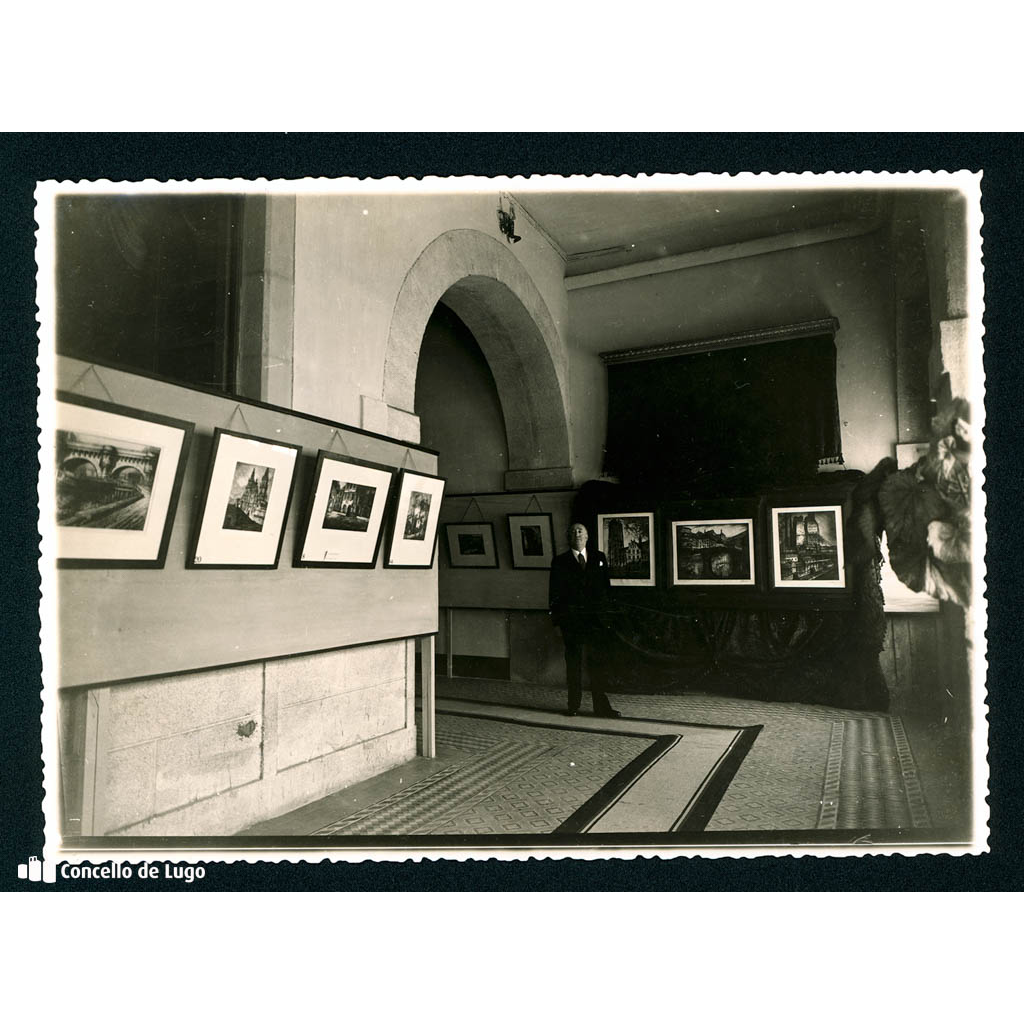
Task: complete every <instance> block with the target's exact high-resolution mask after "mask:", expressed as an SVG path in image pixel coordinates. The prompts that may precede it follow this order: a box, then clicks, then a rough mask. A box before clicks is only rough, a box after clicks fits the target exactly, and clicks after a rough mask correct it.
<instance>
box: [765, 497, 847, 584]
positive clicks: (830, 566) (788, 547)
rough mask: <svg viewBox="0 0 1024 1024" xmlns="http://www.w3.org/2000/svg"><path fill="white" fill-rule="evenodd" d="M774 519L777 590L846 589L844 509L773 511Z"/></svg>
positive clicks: (810, 508) (774, 562) (834, 507)
mask: <svg viewBox="0 0 1024 1024" xmlns="http://www.w3.org/2000/svg"><path fill="white" fill-rule="evenodd" d="M771 517H772V549H773V554H774V561H773V567H774V582H775V586H776V587H827V588H838V589H842V588H843V587H845V586H846V568H845V561H844V556H843V510H842V508H840V507H839V506H838V505H831V506H830V505H811V506H807V507H805V508H773V509H772V510H771Z"/></svg>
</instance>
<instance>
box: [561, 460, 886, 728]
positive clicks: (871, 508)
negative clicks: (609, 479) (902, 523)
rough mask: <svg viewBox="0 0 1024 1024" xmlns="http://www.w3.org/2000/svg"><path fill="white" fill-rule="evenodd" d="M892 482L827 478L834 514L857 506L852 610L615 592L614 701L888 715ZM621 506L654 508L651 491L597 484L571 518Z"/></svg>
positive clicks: (848, 528)
mask: <svg viewBox="0 0 1024 1024" xmlns="http://www.w3.org/2000/svg"><path fill="white" fill-rule="evenodd" d="M891 461H892V460H888V462H891ZM890 472H891V469H890V466H889V465H888V463H883V464H881V465H880V466H879V467H877V468H876V470H874V471H872V472H871V473H869V474H867V475H865V474H863V473H860V472H856V471H850V472H845V473H831V474H828V477H829V482H828V483H827V484H823V485H822V486H823V492H825V493H827V492H828V491H830V490H833V489H834V490H835V498H834V501H835V503H837V504H842V503H843V496H849V501H848V506H849V514H848V515H847V516H846V517H845V522H844V527H845V534H846V544H845V553H846V569H847V575H848V578H849V580H850V583H849V587H850V594H849V596H850V600H849V602H848V604H847V606H846V607H844V608H841V609H828V610H813V609H812V608H809V607H808V606H807V595H793V596H792V602H793V606H792V607H778V606H777V605H776V606H770V607H769V606H764V605H759V604H758V599H757V597H756V596H754V597H750V598H748V599H747V600H746V601H745V602H740V601H737V602H736V604H735V606H734V607H728V606H725V607H721V606H716V607H705V606H701V605H700V604H699V603H688V602H692V599H691V598H689V595H688V594H687V593H685V592H684V590H683V588H679V587H664V586H661V585H659V586H658V587H654V588H650V589H642V588H636V587H616V588H613V595H612V597H613V602H612V605H611V607H610V608H609V610H608V613H607V615H606V616H605V618H606V625H607V626H608V630H609V632H610V633H611V634H612V636H613V637H614V641H615V642H614V644H613V645H612V646H611V648H610V651H609V658H610V660H611V664H610V666H609V670H610V672H611V676H612V678H613V679H614V680H615V683H614V685H612V686H611V689H613V690H620V691H623V692H629V691H633V692H646V693H650V692H666V693H670V692H686V691H701V692H713V693H721V694H727V695H729V696H735V697H745V698H749V699H757V700H768V701H801V702H804V703H810V704H824V705H829V706H833V707H841V708H847V709H861V710H871V711H884V710H886V709H887V708H888V705H889V694H888V691H887V689H886V686H885V681H884V678H883V676H882V672H881V667H880V665H879V654H880V653H881V651H882V646H883V644H884V641H885V628H886V622H885V613H884V608H883V599H882V591H881V584H880V575H879V570H880V565H881V553H880V545H879V538H880V533H881V522H882V514H881V511H880V509H879V504H878V490H879V487H880V486H881V484H882V482H883V481H884V480H885V479H886V477H887V476H888V475H889V473H890ZM648 502H650V504H647V503H648ZM623 503H626V504H632V505H634V507H635V508H637V509H641V508H644V509H646V508H657V507H658V506H657V504H656V503H655V502H653V500H652V497H651V493H650V492H649V491H643V490H636V489H633V488H627V487H623V486H616V485H614V484H607V483H604V482H600V481H591V482H589V483H587V484H584V485H583V486H582V487H581V488H580V490H579V492H578V493H577V496H576V500H575V501H574V503H573V509H572V518H573V520H574V521H578V522H582V523H584V524H588V523H590V524H593V523H594V521H595V519H596V515H597V513H598V512H600V511H606V510H608V509H614V508H616V507H624V506H623ZM659 514H660V513H659ZM801 602H803V606H801ZM720 603H721V604H725V603H726V602H725V601H724V599H723V601H722V602H720Z"/></svg>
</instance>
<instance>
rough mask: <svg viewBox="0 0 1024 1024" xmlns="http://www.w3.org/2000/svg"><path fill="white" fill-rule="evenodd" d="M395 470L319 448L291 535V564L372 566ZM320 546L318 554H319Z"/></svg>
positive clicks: (382, 528)
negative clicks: (296, 526) (297, 524)
mask: <svg viewBox="0 0 1024 1024" xmlns="http://www.w3.org/2000/svg"><path fill="white" fill-rule="evenodd" d="M396 475H397V470H396V469H395V468H394V467H393V466H385V465H383V464H381V463H378V462H370V461H368V460H366V459H357V458H353V457H352V456H349V455H338V454H337V453H335V452H330V451H326V450H324V449H321V450H320V451H319V452H317V457H316V466H315V468H314V470H313V478H312V481H311V483H310V488H309V497H308V499H307V501H306V504H305V506H304V508H303V514H302V524H301V526H300V528H299V531H298V534H297V535H296V539H295V553H294V558H293V561H292V564H293V565H294V566H295V567H296V568H304V569H305V568H323V569H372V568H373V567H374V566H375V565H376V564H377V556H378V555H379V554H380V546H381V542H382V541H383V539H384V524H385V522H386V521H387V510H388V508H389V507H390V499H391V495H392V491H393V490H394V485H395V476H396ZM318 552H322V554H318Z"/></svg>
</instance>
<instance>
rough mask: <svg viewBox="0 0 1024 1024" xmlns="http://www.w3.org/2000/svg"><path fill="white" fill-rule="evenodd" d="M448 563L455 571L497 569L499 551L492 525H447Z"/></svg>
mask: <svg viewBox="0 0 1024 1024" xmlns="http://www.w3.org/2000/svg"><path fill="white" fill-rule="evenodd" d="M444 531H445V539H446V540H447V542H448V563H449V565H451V567H452V568H453V569H497V568H498V550H497V548H496V547H495V544H494V526H493V524H491V523H447V524H446V525H445V528H444Z"/></svg>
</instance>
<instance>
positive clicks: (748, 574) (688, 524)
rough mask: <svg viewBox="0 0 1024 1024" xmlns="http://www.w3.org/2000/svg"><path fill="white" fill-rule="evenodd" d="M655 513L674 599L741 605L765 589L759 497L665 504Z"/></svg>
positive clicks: (667, 582) (666, 580)
mask: <svg viewBox="0 0 1024 1024" xmlns="http://www.w3.org/2000/svg"><path fill="white" fill-rule="evenodd" d="M658 513H659V518H660V520H661V524H662V535H663V539H662V551H663V555H662V566H663V570H662V572H663V579H664V585H665V589H666V590H667V591H668V592H670V594H671V595H672V597H673V598H674V599H675V600H677V601H679V602H681V603H690V602H693V603H698V604H714V605H738V606H743V605H745V604H747V603H748V601H749V599H751V598H753V597H756V596H757V595H758V594H760V593H761V592H762V591H763V590H764V589H765V584H764V581H765V572H766V555H765V552H764V541H765V535H764V527H763V523H762V517H761V502H760V499H759V498H726V499H721V500H701V501H675V502H666V503H665V504H663V505H661V506H660V507H659V509H658Z"/></svg>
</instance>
